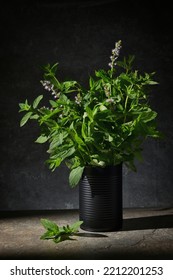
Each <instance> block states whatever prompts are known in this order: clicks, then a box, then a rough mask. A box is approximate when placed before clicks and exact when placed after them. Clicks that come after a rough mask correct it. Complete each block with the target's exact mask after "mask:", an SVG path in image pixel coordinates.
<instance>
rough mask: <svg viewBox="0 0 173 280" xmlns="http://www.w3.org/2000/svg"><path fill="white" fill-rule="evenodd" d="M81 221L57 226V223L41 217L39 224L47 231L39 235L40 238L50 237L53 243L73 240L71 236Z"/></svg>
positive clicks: (76, 230) (46, 238)
mask: <svg viewBox="0 0 173 280" xmlns="http://www.w3.org/2000/svg"><path fill="white" fill-rule="evenodd" d="M82 223H83V222H82V221H77V222H75V223H74V224H72V225H71V226H69V225H67V226H63V227H59V226H58V225H57V224H55V223H54V222H52V221H50V220H48V219H41V224H42V225H43V226H44V228H45V229H46V230H47V231H46V232H45V233H44V234H43V235H42V236H41V237H40V239H43V240H48V239H52V240H53V241H54V242H55V243H60V242H62V241H65V240H74V239H72V238H71V237H72V236H74V235H77V233H78V228H79V227H80V225H81V224H82Z"/></svg>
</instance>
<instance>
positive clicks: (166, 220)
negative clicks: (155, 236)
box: [122, 215, 173, 231]
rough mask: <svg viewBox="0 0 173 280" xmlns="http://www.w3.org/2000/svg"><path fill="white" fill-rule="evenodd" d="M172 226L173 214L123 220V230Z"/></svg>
mask: <svg viewBox="0 0 173 280" xmlns="http://www.w3.org/2000/svg"><path fill="white" fill-rule="evenodd" d="M159 228H173V215H161V216H150V217H140V218H130V219H124V220H123V228H122V230H123V231H130V230H144V229H159Z"/></svg>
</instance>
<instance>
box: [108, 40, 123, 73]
mask: <svg viewBox="0 0 173 280" xmlns="http://www.w3.org/2000/svg"><path fill="white" fill-rule="evenodd" d="M120 49H121V40H119V41H118V42H116V43H115V48H114V49H113V50H112V55H111V56H110V59H111V62H110V63H109V64H108V65H109V66H110V68H111V70H112V69H113V68H114V66H115V65H116V60H117V58H118V57H119V55H120Z"/></svg>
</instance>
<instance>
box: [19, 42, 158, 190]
mask: <svg viewBox="0 0 173 280" xmlns="http://www.w3.org/2000/svg"><path fill="white" fill-rule="evenodd" d="M120 47H121V42H120V41H119V42H118V43H116V45H115V49H114V50H112V56H111V63H109V66H110V69H108V70H107V71H106V70H103V69H100V70H97V71H95V75H93V77H89V82H88V88H83V87H82V86H81V85H80V84H79V83H78V82H77V81H60V80H58V79H57V77H56V72H57V69H58V63H56V64H54V65H53V66H51V65H50V64H48V65H47V66H45V67H44V80H43V81H41V83H42V84H43V87H44V88H45V90H47V91H48V92H49V93H51V94H52V96H53V100H50V101H49V103H50V107H45V106H40V103H41V102H42V99H43V95H40V96H38V97H37V98H36V99H35V100H34V102H33V104H31V105H30V104H28V101H27V100H26V101H25V103H20V104H19V106H20V112H26V114H25V115H24V116H23V118H22V119H21V122H20V126H23V125H25V124H26V123H27V122H28V120H34V121H36V122H37V123H38V125H39V126H40V135H39V136H38V138H37V139H36V143H40V144H42V143H47V145H48V150H47V152H48V154H49V158H48V160H47V161H46V162H47V164H48V165H49V167H50V169H51V170H52V171H54V170H55V169H56V168H57V167H58V166H60V164H61V163H62V162H65V163H66V165H67V166H68V167H69V169H70V175H69V182H70V185H71V186H72V187H74V186H76V185H77V184H78V182H79V180H80V178H81V176H82V173H83V170H84V167H85V166H87V165H91V166H100V167H103V168H104V167H105V166H108V165H117V164H119V163H122V162H123V163H125V164H126V165H127V166H128V167H129V168H131V169H132V170H134V171H135V170H136V168H135V165H134V160H135V158H137V159H142V154H141V152H142V144H143V142H144V141H145V140H146V139H147V137H153V138H157V137H160V135H161V134H160V132H159V131H158V130H157V123H156V118H157V113H156V112H155V111H154V110H152V108H151V106H150V104H149V93H150V88H151V87H152V86H153V85H156V84H157V82H156V81H154V80H153V76H154V73H139V71H138V70H133V62H134V56H129V57H127V58H126V57H125V58H123V60H122V61H120V60H117V58H118V56H119V50H120Z"/></svg>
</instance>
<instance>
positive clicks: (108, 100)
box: [106, 98, 114, 103]
mask: <svg viewBox="0 0 173 280" xmlns="http://www.w3.org/2000/svg"><path fill="white" fill-rule="evenodd" d="M106 102H109V103H113V102H114V99H113V98H108V99H106Z"/></svg>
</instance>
